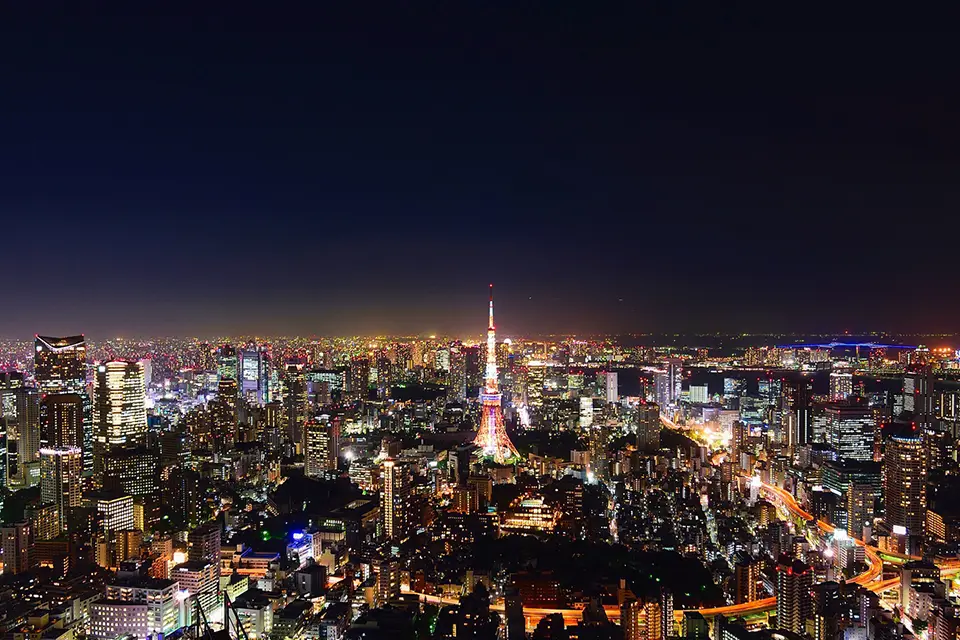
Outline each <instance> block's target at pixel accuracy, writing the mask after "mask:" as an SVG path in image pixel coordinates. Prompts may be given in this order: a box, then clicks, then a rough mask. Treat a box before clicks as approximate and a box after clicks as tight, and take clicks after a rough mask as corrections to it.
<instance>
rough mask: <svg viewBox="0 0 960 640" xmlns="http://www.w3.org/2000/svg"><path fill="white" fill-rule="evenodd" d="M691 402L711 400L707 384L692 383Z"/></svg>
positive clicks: (697, 402)
mask: <svg viewBox="0 0 960 640" xmlns="http://www.w3.org/2000/svg"><path fill="white" fill-rule="evenodd" d="M689 397H690V403H691V404H707V403H708V402H710V393H709V390H708V387H707V385H705V384H692V385H690V396H689Z"/></svg>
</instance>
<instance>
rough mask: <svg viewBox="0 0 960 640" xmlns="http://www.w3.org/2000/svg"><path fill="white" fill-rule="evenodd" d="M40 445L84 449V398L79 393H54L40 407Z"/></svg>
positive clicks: (45, 398)
mask: <svg viewBox="0 0 960 640" xmlns="http://www.w3.org/2000/svg"><path fill="white" fill-rule="evenodd" d="M40 444H41V445H42V446H43V447H49V448H63V447H76V448H78V449H83V398H82V397H81V396H80V394H77V393H52V394H49V395H47V396H46V397H44V399H43V401H42V403H41V405H40Z"/></svg>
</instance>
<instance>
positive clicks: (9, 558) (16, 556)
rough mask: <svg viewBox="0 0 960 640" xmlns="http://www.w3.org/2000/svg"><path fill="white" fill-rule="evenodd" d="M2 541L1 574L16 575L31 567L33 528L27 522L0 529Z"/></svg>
mask: <svg viewBox="0 0 960 640" xmlns="http://www.w3.org/2000/svg"><path fill="white" fill-rule="evenodd" d="M0 536H2V539H3V573H4V575H7V574H17V573H23V572H25V571H29V570H30V569H31V568H32V567H33V557H32V550H33V528H32V527H31V526H30V523H29V522H16V523H14V524H10V525H4V526H3V527H2V528H0Z"/></svg>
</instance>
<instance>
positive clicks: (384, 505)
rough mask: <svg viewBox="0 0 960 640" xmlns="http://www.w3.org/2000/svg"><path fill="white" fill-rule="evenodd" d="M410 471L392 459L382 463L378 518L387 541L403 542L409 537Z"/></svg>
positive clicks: (410, 517)
mask: <svg viewBox="0 0 960 640" xmlns="http://www.w3.org/2000/svg"><path fill="white" fill-rule="evenodd" d="M410 485H411V477H410V469H409V468H408V466H407V465H406V464H405V463H403V462H399V461H397V460H393V459H392V458H387V459H386V460H384V461H383V489H382V491H381V492H380V518H381V519H382V521H383V527H382V531H383V535H384V537H385V538H387V539H388V540H403V539H404V538H406V537H407V536H408V535H410V531H411V524H412V520H413V518H412V514H411V513H410V511H411V508H410Z"/></svg>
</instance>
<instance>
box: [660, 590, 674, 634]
mask: <svg viewBox="0 0 960 640" xmlns="http://www.w3.org/2000/svg"><path fill="white" fill-rule="evenodd" d="M674 622H675V616H674V612H673V592H672V591H670V590H669V589H660V625H661V629H660V637H661V638H663V640H667V638H673V637H674V636H675V635H676V634H675V633H674V629H673V627H674Z"/></svg>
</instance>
